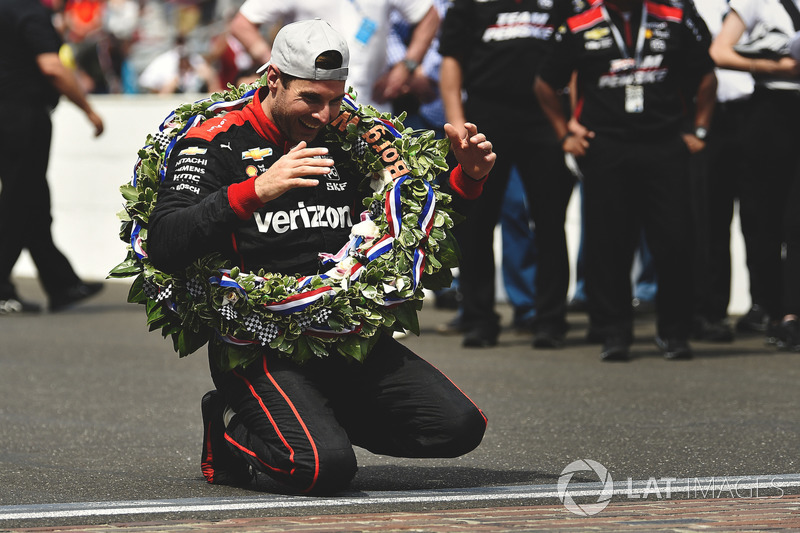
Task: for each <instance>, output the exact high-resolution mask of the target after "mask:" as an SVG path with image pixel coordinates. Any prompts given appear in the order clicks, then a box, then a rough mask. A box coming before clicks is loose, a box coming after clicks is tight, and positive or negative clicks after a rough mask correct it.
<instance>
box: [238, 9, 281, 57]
mask: <svg viewBox="0 0 800 533" xmlns="http://www.w3.org/2000/svg"><path fill="white" fill-rule="evenodd" d="M229 30H230V32H231V34H232V35H233V36H234V37H236V39H238V41H239V42H240V43H242V46H244V47H245V49H246V50H247V52H248V53H249V54H250V56H251V57H252V58H253V59H254V60H256V61H257V62H259V61H260V62H261V63H266V62H267V61H269V58H270V55H271V54H272V47H270V45H269V43H267V41H266V39H264V37H263V36H262V35H261V31H260V30H259V28H258V26H257V25H256V24H253V23H252V22H250V20H248V19H247V17H245V16H244V15H243V14H242V13H241V12H238V13H236V15H234V17H233V19H232V20H231V23H230V26H229Z"/></svg>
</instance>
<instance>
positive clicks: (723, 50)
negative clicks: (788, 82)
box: [709, 10, 800, 78]
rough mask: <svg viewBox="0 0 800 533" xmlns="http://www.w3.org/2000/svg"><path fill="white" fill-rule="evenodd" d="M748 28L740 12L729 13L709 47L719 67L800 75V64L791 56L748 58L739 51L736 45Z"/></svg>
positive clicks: (781, 74) (783, 74)
mask: <svg viewBox="0 0 800 533" xmlns="http://www.w3.org/2000/svg"><path fill="white" fill-rule="evenodd" d="M746 29H747V27H746V25H745V23H744V21H743V20H742V17H741V16H740V15H739V13H737V12H736V11H733V10H732V11H731V12H730V13H728V15H727V16H726V17H725V21H724V22H723V23H722V29H721V30H720V32H719V33H718V34H717V36H716V37H715V38H714V41H713V42H712V43H711V47H710V48H709V53H710V54H711V58H712V59H713V60H714V63H716V65H717V66H718V67H720V68H727V69H732V70H743V71H745V72H750V73H751V74H769V75H772V76H783V77H787V78H794V77H797V76H798V75H800V65H798V62H797V61H796V60H795V59H793V58H791V57H781V58H780V59H778V60H777V61H776V60H774V59H766V58H758V59H754V58H748V57H744V56H743V55H740V54H739V53H737V52H736V50H735V49H734V46H735V45H736V43H738V42H739V39H740V38H741V37H742V35H743V34H744V32H745V30H746Z"/></svg>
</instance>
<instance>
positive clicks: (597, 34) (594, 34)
mask: <svg viewBox="0 0 800 533" xmlns="http://www.w3.org/2000/svg"><path fill="white" fill-rule="evenodd" d="M609 33H611V30H610V29H608V28H595V29H593V30H589V31H587V32H586V33H584V34H583V35H584V36H585V37H586V40H587V41H597V40H599V39H602V38H603V37H605V36H606V35H608V34H609Z"/></svg>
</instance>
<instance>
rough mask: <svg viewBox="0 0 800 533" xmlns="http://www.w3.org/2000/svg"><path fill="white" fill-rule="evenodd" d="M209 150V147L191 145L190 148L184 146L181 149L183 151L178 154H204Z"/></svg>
mask: <svg viewBox="0 0 800 533" xmlns="http://www.w3.org/2000/svg"><path fill="white" fill-rule="evenodd" d="M207 151H208V150H207V149H205V148H200V147H199V146H190V147H189V148H184V149H183V150H181V153H180V154H178V155H203V154H205V153H206V152H207Z"/></svg>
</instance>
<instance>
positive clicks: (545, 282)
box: [439, 0, 574, 348]
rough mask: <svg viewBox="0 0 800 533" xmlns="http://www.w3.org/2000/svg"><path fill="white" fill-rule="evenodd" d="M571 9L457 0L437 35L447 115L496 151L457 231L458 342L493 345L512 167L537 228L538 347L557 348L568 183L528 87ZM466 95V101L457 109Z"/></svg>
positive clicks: (519, 0)
mask: <svg viewBox="0 0 800 533" xmlns="http://www.w3.org/2000/svg"><path fill="white" fill-rule="evenodd" d="M565 4H568V3H567V2H551V1H540V0H497V1H493V2H482V1H478V0H455V2H453V5H452V6H451V7H450V8H449V9H448V10H447V14H446V15H445V19H444V22H443V23H442V30H441V36H440V40H439V42H440V45H439V52H440V53H441V55H442V66H441V75H440V88H441V94H442V103H443V104H444V107H445V117H446V118H447V120H448V122H450V123H451V124H453V125H454V126H456V127H459V128H460V127H462V125H463V124H464V123H465V122H466V121H471V122H474V123H478V124H480V125H481V129H482V130H484V131H485V132H486V135H487V136H488V137H489V138H490V139H492V145H493V148H494V150H495V151H496V152H497V153H498V155H499V157H498V161H497V165H496V166H495V168H494V169H493V171H492V179H491V180H490V181H489V182H488V183H487V184H486V186H485V188H484V191H483V194H482V195H481V196H480V198H479V199H478V200H477V201H476V202H474V203H473V204H472V205H471V206H470V207H471V213H474V216H468V217H467V220H466V222H465V223H464V224H462V225H460V226H459V227H458V228H457V230H456V231H457V236H458V241H459V246H460V247H461V253H462V257H463V263H462V265H461V268H460V272H459V289H460V291H461V294H462V296H463V300H462V302H461V308H462V315H461V326H462V329H463V330H464V331H465V332H466V333H465V335H464V341H463V342H464V345H465V346H470V347H485V346H493V345H495V344H497V338H498V334H499V332H500V326H499V315H498V314H497V313H496V312H495V310H494V304H495V274H494V272H495V264H494V255H493V245H492V242H493V235H494V228H495V226H496V225H497V222H498V219H499V216H500V210H501V208H502V203H503V197H504V194H505V191H506V186H507V184H508V179H509V176H510V173H511V168H512V166H516V167H517V170H518V171H519V175H520V177H521V180H522V183H523V185H524V187H525V192H526V195H527V200H528V206H529V211H530V215H531V218H532V219H533V221H534V226H535V228H534V231H535V240H536V247H537V256H538V257H539V258H540V259H539V261H538V262H537V266H536V268H537V270H536V282H535V285H536V287H535V294H536V316H535V319H534V323H533V329H534V346H535V347H538V348H556V347H559V346H561V345H562V344H563V341H564V336H565V333H566V330H567V322H566V305H567V290H568V287H569V260H568V254H567V241H566V235H565V233H564V221H565V216H566V210H567V204H568V202H569V198H570V195H571V194H572V188H573V185H574V179H573V178H572V176H571V174H569V171H568V170H567V168H566V166H565V164H564V156H563V154H562V152H561V150H559V148H558V139H557V138H556V136H555V135H554V134H553V130H552V128H551V127H550V125H549V123H548V122H547V118H546V117H545V116H544V114H543V113H542V110H541V109H540V107H539V104H538V102H537V101H536V99H535V98H533V95H532V94H531V90H532V87H533V81H534V77H535V75H536V71H537V69H538V67H539V64H540V63H541V61H542V59H543V58H544V56H545V53H546V51H547V49H548V47H549V41H550V37H551V35H552V34H553V32H554V30H555V27H557V26H558V22H557V21H559V20H563V16H564V15H562V14H561V13H560V11H557V10H558V9H561V7H562V6H563V5H565ZM462 90H463V91H465V92H466V95H467V98H466V101H465V102H463V103H462Z"/></svg>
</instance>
